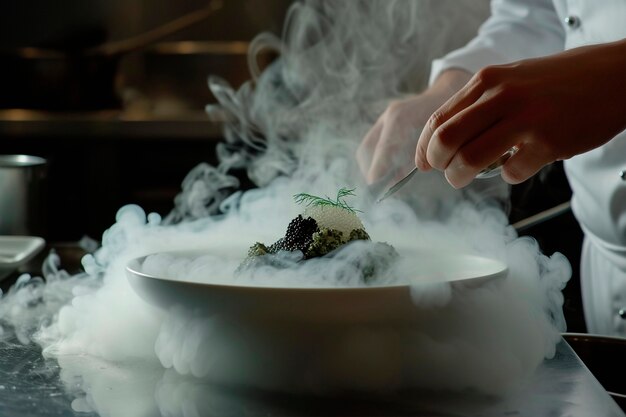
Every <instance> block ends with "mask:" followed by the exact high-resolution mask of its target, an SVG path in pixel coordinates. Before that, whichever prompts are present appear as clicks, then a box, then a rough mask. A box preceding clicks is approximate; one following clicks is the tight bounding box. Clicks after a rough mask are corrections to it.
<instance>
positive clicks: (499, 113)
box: [415, 40, 626, 188]
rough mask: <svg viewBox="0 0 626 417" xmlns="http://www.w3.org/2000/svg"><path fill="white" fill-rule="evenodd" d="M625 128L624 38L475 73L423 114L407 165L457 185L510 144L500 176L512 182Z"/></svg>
mask: <svg viewBox="0 0 626 417" xmlns="http://www.w3.org/2000/svg"><path fill="white" fill-rule="evenodd" d="M624 129H626V41H624V40H622V41H619V42H614V43H610V44H602V45H594V46H588V47H583V48H577V49H572V50H570V51H567V52H563V53H560V54H556V55H552V56H549V57H544V58H537V59H531V60H525V61H520V62H517V63H513V64H510V65H501V66H493V67H487V68H484V69H483V70H481V71H479V72H478V73H477V74H476V75H475V76H474V77H473V78H472V79H471V80H470V81H469V82H468V83H467V84H466V85H465V86H464V87H463V88H462V89H461V90H460V91H459V92H458V93H457V94H455V95H454V96H453V97H452V98H451V99H450V100H448V101H447V102H446V103H445V104H444V105H443V106H442V107H440V108H439V109H438V110H437V111H435V112H434V113H433V115H432V116H431V117H430V119H429V120H428V122H427V123H426V126H425V127H424V130H423V131H422V134H421V136H420V138H419V141H418V144H417V149H416V154H415V164H416V166H417V167H418V168H419V169H420V170H424V171H426V170H429V169H430V168H431V167H434V168H436V169H438V170H442V171H444V172H445V175H446V178H447V179H448V182H449V183H450V184H451V185H452V186H453V187H455V188H460V187H464V186H466V185H467V184H469V183H470V182H471V181H472V179H473V178H474V177H475V176H476V174H478V173H479V172H480V171H481V170H482V169H483V168H485V167H487V166H488V165H489V164H491V163H492V162H494V161H495V160H497V159H498V157H499V156H500V155H502V154H503V153H505V152H506V151H507V150H508V149H510V148H511V147H512V146H514V145H517V147H518V148H519V151H518V152H517V153H516V154H515V155H513V156H512V157H511V158H510V159H509V160H508V161H507V162H506V163H505V164H504V166H503V171H502V177H503V178H504V180H505V181H506V182H508V183H511V184H517V183H520V182H522V181H524V180H526V179H528V178H529V177H530V176H532V175H533V174H535V173H536V172H537V171H539V169H541V167H543V166H544V165H546V164H549V163H551V162H553V161H556V160H562V159H567V158H570V157H572V156H574V155H577V154H580V153H583V152H586V151H588V150H591V149H593V148H596V147H598V146H600V145H602V144H604V143H606V142H608V141H609V140H611V139H612V138H613V137H614V136H615V135H616V134H618V133H619V132H621V131H622V130H624Z"/></svg>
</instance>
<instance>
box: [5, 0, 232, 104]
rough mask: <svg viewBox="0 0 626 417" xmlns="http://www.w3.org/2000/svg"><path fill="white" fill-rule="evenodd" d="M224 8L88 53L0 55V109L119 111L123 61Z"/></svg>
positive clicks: (30, 50) (213, 5)
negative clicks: (120, 64) (118, 81)
mask: <svg viewBox="0 0 626 417" xmlns="http://www.w3.org/2000/svg"><path fill="white" fill-rule="evenodd" d="M221 6H222V1H221V0H213V1H211V2H210V3H209V4H208V5H207V6H206V7H205V8H203V9H199V10H196V11H194V12H191V13H189V14H187V15H184V16H182V17H179V18H177V19H175V20H172V21H170V22H168V23H166V24H164V25H161V26H159V27H157V28H155V29H152V30H150V31H147V32H144V33H142V34H140V35H137V36H134V37H132V38H128V39H124V40H121V41H114V42H108V43H104V44H102V45H99V46H95V47H91V48H83V49H69V50H63V49H44V48H34V47H26V48H18V49H17V50H13V51H8V52H7V51H5V52H2V53H0V75H1V77H0V78H1V79H2V81H3V82H4V85H2V95H0V108H30V109H46V110H96V109H103V108H117V107H119V106H120V100H119V98H118V96H117V93H116V89H115V87H116V85H115V84H116V75H117V68H118V62H119V59H120V58H121V57H122V56H123V55H125V54H127V53H129V52H133V51H136V50H138V49H141V48H144V47H146V46H148V45H150V44H153V43H154V42H156V41H158V40H160V39H163V38H164V37H166V36H169V35H172V34H174V33H176V32H179V31H181V30H183V29H186V28H188V27H190V26H192V25H195V24H197V23H200V22H202V21H205V20H206V19H207V18H208V17H209V16H211V15H212V14H213V13H214V12H215V11H216V10H218V9H220V8H221Z"/></svg>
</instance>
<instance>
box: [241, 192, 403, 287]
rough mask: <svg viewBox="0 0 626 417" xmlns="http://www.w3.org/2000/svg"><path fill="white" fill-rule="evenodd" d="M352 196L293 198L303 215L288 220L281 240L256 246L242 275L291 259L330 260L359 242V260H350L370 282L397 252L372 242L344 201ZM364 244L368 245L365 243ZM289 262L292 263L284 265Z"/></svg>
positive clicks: (247, 259)
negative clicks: (248, 271)
mask: <svg viewBox="0 0 626 417" xmlns="http://www.w3.org/2000/svg"><path fill="white" fill-rule="evenodd" d="M349 196H354V189H347V188H341V189H340V190H339V191H338V192H337V196H336V197H335V199H331V198H329V197H318V196H314V195H311V194H306V193H301V194H296V195H295V196H294V199H295V201H296V203H298V204H302V205H305V206H306V208H305V210H304V211H303V213H302V214H299V215H298V216H297V217H296V218H294V219H293V220H291V222H290V223H289V225H288V226H287V230H286V232H285V234H284V236H282V237H280V238H279V239H278V240H276V241H275V242H274V243H271V244H265V243H261V242H256V243H255V244H254V245H252V246H251V247H250V249H249V251H248V256H247V257H246V259H245V260H244V261H243V262H242V264H241V265H240V266H239V268H238V272H240V273H241V272H244V271H247V270H249V269H251V268H257V267H261V266H272V267H278V268H280V267H281V266H283V265H284V266H285V267H287V265H288V264H289V265H291V264H292V262H293V260H294V256H295V257H296V261H298V262H306V261H307V260H310V259H313V258H324V257H327V258H332V257H334V256H335V255H337V254H339V252H340V251H343V250H350V249H349V247H350V244H352V243H355V242H361V243H364V244H365V245H367V246H368V247H367V248H360V249H366V250H362V253H363V256H361V257H360V259H353V260H352V262H355V261H357V262H358V263H359V264H360V265H361V266H362V268H361V270H362V272H363V273H362V275H363V280H364V281H368V280H371V279H372V278H373V277H374V276H375V275H376V273H378V272H381V269H386V268H388V267H389V266H390V265H391V263H392V262H393V260H394V259H396V258H397V257H398V252H397V251H396V250H395V249H394V248H393V246H391V245H389V244H387V243H383V242H372V241H371V239H370V236H369V235H368V233H367V232H366V231H365V227H364V226H363V223H362V222H361V219H359V217H358V215H357V211H358V210H356V209H354V208H353V207H351V206H350V205H349V204H348V203H347V202H346V200H345V198H346V197H349ZM365 242H367V243H365ZM286 258H289V260H290V261H291V262H289V263H286V262H283V261H284V260H285V259H286Z"/></svg>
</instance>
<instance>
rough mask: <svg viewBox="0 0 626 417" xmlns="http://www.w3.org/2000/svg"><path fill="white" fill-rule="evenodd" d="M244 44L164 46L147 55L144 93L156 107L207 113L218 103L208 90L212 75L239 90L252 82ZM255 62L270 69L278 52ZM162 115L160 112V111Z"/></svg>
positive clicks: (264, 54) (258, 56)
mask: <svg viewBox="0 0 626 417" xmlns="http://www.w3.org/2000/svg"><path fill="white" fill-rule="evenodd" d="M249 48H250V43H248V42H242V41H180V42H161V43H157V44H155V45H153V46H151V47H149V48H147V49H146V51H145V52H144V54H143V55H144V61H143V73H144V85H142V87H141V90H142V93H143V94H144V95H145V96H146V97H147V98H149V99H150V101H151V102H153V103H155V104H156V105H160V103H167V104H169V105H170V106H177V107H182V108H184V109H188V108H192V109H197V110H204V107H205V106H206V105H207V104H208V103H213V102H215V98H214V97H213V95H212V93H211V91H210V90H209V88H208V86H207V78H208V76H209V74H211V75H214V76H218V77H220V78H223V79H224V80H226V81H227V82H228V84H230V85H231V86H232V87H233V88H235V89H237V88H239V87H240V86H241V84H243V83H244V82H245V81H247V80H249V79H250V78H251V74H250V71H249V64H250V63H249V61H248V50H249ZM255 56H256V60H255V62H254V64H255V65H257V66H258V67H260V68H264V67H266V66H267V65H268V64H269V63H270V62H271V61H272V60H273V59H274V57H275V56H276V52H274V51H267V50H263V51H259V52H258V54H256V55H255ZM156 112H157V113H159V112H158V109H156Z"/></svg>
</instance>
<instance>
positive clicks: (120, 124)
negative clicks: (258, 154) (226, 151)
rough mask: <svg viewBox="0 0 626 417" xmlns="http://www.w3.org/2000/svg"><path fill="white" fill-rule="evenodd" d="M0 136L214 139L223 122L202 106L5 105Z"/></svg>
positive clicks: (0, 112) (0, 121)
mask: <svg viewBox="0 0 626 417" xmlns="http://www.w3.org/2000/svg"><path fill="white" fill-rule="evenodd" d="M0 136H2V137H3V138H22V137H63V138H84V139H85V140H88V139H126V138H139V139H140V138H146V139H158V138H166V139H171V138H182V139H198V140H215V139H219V138H221V137H222V122H220V121H215V120H211V119H210V118H209V117H208V116H207V114H206V113H205V112H203V111H201V110H195V111H184V112H174V113H169V114H155V113H153V112H150V111H144V110H101V111H93V112H77V113H67V112H57V113H55V112H46V111H37V110H23V109H8V110H0Z"/></svg>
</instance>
